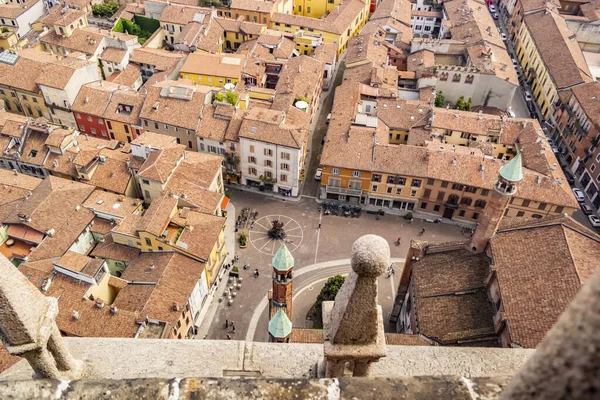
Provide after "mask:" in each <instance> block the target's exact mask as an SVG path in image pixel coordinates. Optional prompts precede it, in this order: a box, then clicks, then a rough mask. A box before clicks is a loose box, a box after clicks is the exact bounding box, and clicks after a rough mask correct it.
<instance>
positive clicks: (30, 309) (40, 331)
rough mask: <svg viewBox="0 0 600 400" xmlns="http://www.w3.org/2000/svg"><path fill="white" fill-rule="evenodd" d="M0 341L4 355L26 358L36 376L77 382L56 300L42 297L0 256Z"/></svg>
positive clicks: (77, 367) (77, 364)
mask: <svg viewBox="0 0 600 400" xmlns="http://www.w3.org/2000/svg"><path fill="white" fill-rule="evenodd" d="M0 276H1V277H2V278H1V279H0V338H1V339H2V342H3V343H4V345H5V346H6V348H7V350H8V352H9V353H10V354H13V355H19V356H22V357H24V358H25V359H27V361H29V364H30V365H31V368H33V370H34V371H35V373H36V375H37V376H38V377H41V378H50V379H70V380H72V379H79V378H81V377H82V374H83V371H84V368H83V363H82V362H81V361H77V360H75V359H74V358H73V357H72V356H71V354H70V353H69V350H68V349H67V347H66V346H65V344H64V342H63V339H62V337H61V336H60V332H59V330H58V327H57V326H56V321H55V318H56V315H57V314H58V301H57V300H56V299H55V298H53V297H46V296H44V295H43V294H42V293H40V291H39V290H38V289H36V288H35V287H34V286H33V285H32V284H31V282H29V280H28V279H27V278H26V277H25V276H24V275H23V274H21V273H20V272H19V271H18V270H17V269H16V268H15V267H14V265H12V264H11V263H10V262H9V261H8V260H7V259H6V258H5V257H4V256H2V255H0Z"/></svg>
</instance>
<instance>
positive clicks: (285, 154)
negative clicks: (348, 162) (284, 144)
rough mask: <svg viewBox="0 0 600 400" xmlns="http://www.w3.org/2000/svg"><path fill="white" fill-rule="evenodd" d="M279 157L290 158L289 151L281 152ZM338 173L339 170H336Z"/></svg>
mask: <svg viewBox="0 0 600 400" xmlns="http://www.w3.org/2000/svg"><path fill="white" fill-rule="evenodd" d="M281 158H282V159H283V160H289V159H290V153H285V152H281ZM338 174H339V171H338Z"/></svg>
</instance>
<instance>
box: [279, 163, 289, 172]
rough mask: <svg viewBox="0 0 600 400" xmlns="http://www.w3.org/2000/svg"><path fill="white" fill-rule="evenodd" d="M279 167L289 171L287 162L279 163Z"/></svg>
mask: <svg viewBox="0 0 600 400" xmlns="http://www.w3.org/2000/svg"><path fill="white" fill-rule="evenodd" d="M281 169H283V170H286V171H289V170H290V166H289V164H286V163H281Z"/></svg>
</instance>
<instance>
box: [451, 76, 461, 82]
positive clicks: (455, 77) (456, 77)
mask: <svg viewBox="0 0 600 400" xmlns="http://www.w3.org/2000/svg"><path fill="white" fill-rule="evenodd" d="M460 78H461V76H460V74H454V75H452V82H460Z"/></svg>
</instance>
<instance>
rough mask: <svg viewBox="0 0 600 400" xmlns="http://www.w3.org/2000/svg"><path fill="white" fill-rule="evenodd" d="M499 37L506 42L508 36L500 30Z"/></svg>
mask: <svg viewBox="0 0 600 400" xmlns="http://www.w3.org/2000/svg"><path fill="white" fill-rule="evenodd" d="M500 37H501V38H502V41H503V42H506V41H507V40H508V37H507V36H506V33H504V32H500Z"/></svg>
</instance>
